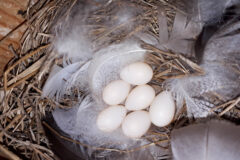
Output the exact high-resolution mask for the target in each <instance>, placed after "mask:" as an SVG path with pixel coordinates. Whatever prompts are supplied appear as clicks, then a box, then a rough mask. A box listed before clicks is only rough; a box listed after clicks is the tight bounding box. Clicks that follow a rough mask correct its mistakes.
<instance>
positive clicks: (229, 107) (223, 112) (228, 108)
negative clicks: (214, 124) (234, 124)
mask: <svg viewBox="0 0 240 160" xmlns="http://www.w3.org/2000/svg"><path fill="white" fill-rule="evenodd" d="M239 102H240V97H238V98H237V99H236V100H234V103H232V104H231V105H230V106H228V107H227V108H226V109H225V110H224V111H222V112H221V113H220V114H219V116H222V115H224V114H225V113H226V112H228V111H229V110H231V109H232V108H233V107H234V106H236V105H237V104H238V103H239Z"/></svg>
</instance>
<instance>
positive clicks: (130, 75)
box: [120, 62, 153, 85]
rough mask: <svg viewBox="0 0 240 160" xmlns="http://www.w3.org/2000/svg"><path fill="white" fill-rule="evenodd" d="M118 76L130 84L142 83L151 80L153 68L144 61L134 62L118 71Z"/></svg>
mask: <svg viewBox="0 0 240 160" xmlns="http://www.w3.org/2000/svg"><path fill="white" fill-rule="evenodd" d="M120 77H121V79H122V80H124V81H126V82H128V83H130V84H133V85H143V84H146V83H148V82H150V81H151V79H152V77H153V70H152V68H151V67H150V66H149V65H148V64H146V63H143V62H136V63H132V64H130V65H128V66H125V67H124V68H123V69H122V70H121V72H120Z"/></svg>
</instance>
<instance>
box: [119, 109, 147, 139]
mask: <svg viewBox="0 0 240 160" xmlns="http://www.w3.org/2000/svg"><path fill="white" fill-rule="evenodd" d="M150 126H151V121H150V117H149V113H148V112H146V111H135V112H132V113H130V114H128V115H127V116H126V118H125V119H124V121H123V123H122V131H123V133H124V134H125V135H126V136H128V137H131V138H140V137H141V136H143V135H144V134H145V133H146V132H147V131H148V129H149V128H150Z"/></svg>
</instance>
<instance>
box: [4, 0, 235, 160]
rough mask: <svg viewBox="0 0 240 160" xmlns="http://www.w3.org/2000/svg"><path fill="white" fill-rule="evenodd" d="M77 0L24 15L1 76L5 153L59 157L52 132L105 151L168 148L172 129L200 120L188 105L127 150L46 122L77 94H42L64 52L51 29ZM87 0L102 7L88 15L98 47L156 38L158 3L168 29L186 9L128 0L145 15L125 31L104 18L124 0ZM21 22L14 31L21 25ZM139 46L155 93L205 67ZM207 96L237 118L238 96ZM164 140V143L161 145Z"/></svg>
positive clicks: (175, 1)
mask: <svg viewBox="0 0 240 160" xmlns="http://www.w3.org/2000/svg"><path fill="white" fill-rule="evenodd" d="M76 3H77V0H51V1H50V0H41V1H38V2H36V4H34V5H33V6H29V8H28V9H27V11H26V12H25V13H24V14H23V16H24V18H25V21H24V23H25V24H26V25H27V27H28V28H27V30H26V31H25V33H24V34H23V35H22V39H21V46H20V48H18V49H17V50H16V53H17V55H18V57H14V58H13V59H12V60H11V61H10V62H9V64H8V66H7V68H6V70H5V72H4V75H3V77H2V78H1V79H0V80H1V83H0V85H1V90H0V92H1V94H2V95H3V93H4V96H3V101H2V103H1V107H0V112H1V115H0V128H1V131H0V141H1V146H0V151H1V153H2V155H3V156H5V157H8V158H10V159H34V160H35V159H36V160H37V159H58V157H57V155H56V154H55V151H54V142H51V140H50V141H49V137H48V135H49V134H51V135H54V136H56V137H58V138H59V139H62V140H63V141H67V142H69V143H75V144H78V145H82V146H83V147H90V148H93V149H95V150H96V152H97V151H98V150H107V151H111V152H117V153H121V154H125V153H130V152H135V151H138V150H141V149H142V148H146V147H149V146H151V145H157V146H159V147H161V148H164V149H166V150H169V149H170V148H169V145H170V139H171V137H170V132H171V130H172V129H173V128H180V127H182V126H185V125H187V124H189V123H194V122H195V121H196V120H195V119H193V118H188V117H187V114H186V108H185V107H183V108H182V110H181V111H179V112H178V114H177V115H175V118H174V120H173V122H172V123H171V125H169V126H167V127H163V128H158V129H153V130H150V131H149V133H148V135H154V136H152V137H153V138H149V137H147V138H148V139H149V141H150V143H149V144H147V145H144V146H139V147H137V148H129V150H118V149H114V148H104V147H95V146H89V145H88V144H84V143H83V142H79V141H76V140H73V139H71V138H69V137H67V136H65V135H64V134H61V133H60V132H59V131H58V130H57V129H56V128H55V127H54V126H51V124H48V121H47V120H46V117H48V115H49V114H50V113H51V112H52V111H53V110H54V109H55V108H56V107H61V108H69V107H71V106H72V103H74V99H72V98H70V97H65V98H64V99H61V100H60V102H57V101H55V100H53V99H49V98H46V97H43V96H42V89H43V86H44V84H45V82H46V80H47V78H48V75H49V72H50V71H51V68H52V66H53V65H54V64H58V65H61V64H62V59H63V57H59V56H57V54H56V53H55V51H54V50H53V47H52V42H53V41H54V38H55V35H54V34H52V33H53V28H54V26H56V25H58V24H59V23H61V22H62V21H66V20H67V19H68V18H70V17H71V10H72V9H73V8H74V6H75V5H76ZM89 3H91V4H92V5H96V6H99V9H98V10H97V11H94V12H92V13H90V14H89V16H88V17H87V21H88V25H86V27H90V30H91V32H90V33H89V36H90V37H91V39H92V40H93V41H94V43H95V44H97V46H98V48H99V49H100V48H104V47H106V46H109V45H111V44H114V43H120V42H122V41H124V40H126V39H129V38H135V37H134V36H135V34H136V33H138V32H147V33H148V34H150V35H152V36H154V37H158V36H159V29H160V28H159V26H158V17H157V16H158V14H159V8H162V9H164V11H165V14H166V16H167V20H168V26H169V27H168V30H171V29H172V26H173V22H174V17H175V13H176V11H180V12H184V8H183V7H182V6H184V5H182V3H181V0H172V1H170V0H169V1H168V0H141V1H135V0H132V1H130V2H128V3H130V4H131V5H132V6H134V7H136V8H140V9H141V10H142V14H141V15H138V16H136V17H134V18H133V19H131V20H130V21H131V23H132V22H134V27H131V29H128V30H125V29H124V27H126V26H127V25H128V22H127V23H123V24H119V25H117V26H114V27H112V28H109V27H108V26H104V23H102V22H104V21H105V20H106V17H108V18H109V20H112V21H114V18H115V17H111V14H112V12H115V9H116V8H117V7H116V6H118V5H119V6H120V5H121V4H122V3H125V2H124V1H116V2H115V1H113V2H111V1H109V2H108V3H106V4H104V5H103V6H101V4H99V3H97V1H91V0H89ZM139 22H141V23H139ZM129 23H130V22H129ZM18 27H19V26H18ZM18 27H17V28H15V29H14V30H13V31H12V32H11V33H14V32H15V31H16V30H18ZM10 35H11V34H9V35H7V36H10ZM3 40H4V39H3ZM141 47H142V48H144V49H147V50H148V53H147V56H146V59H145V61H146V62H147V63H148V64H150V65H151V66H153V68H154V77H153V80H152V81H151V82H150V83H151V85H153V86H154V88H155V89H156V90H157V93H158V92H160V91H162V90H163V88H162V84H163V82H164V81H165V80H167V79H172V78H182V77H186V76H192V75H202V74H204V71H203V70H202V69H201V67H199V66H198V65H197V64H196V63H195V61H194V59H192V58H191V57H184V56H183V55H181V54H179V53H175V52H172V51H170V50H169V51H163V50H160V49H158V48H156V47H155V46H153V45H151V44H148V43H146V42H143V41H142V42H141ZM209 96H211V97H212V98H214V99H215V102H216V104H217V105H216V107H215V108H213V109H212V112H213V113H214V115H216V116H217V117H218V118H227V119H230V120H232V121H236V120H237V119H238V118H239V110H238V109H237V107H235V106H237V105H238V103H239V101H240V98H237V99H233V100H231V101H229V102H227V103H223V102H222V101H221V97H219V96H218V95H216V94H211V95H209ZM229 115H231V116H229ZM232 115H234V116H232ZM229 117H232V118H229ZM233 117H234V118H233ZM162 143H164V144H165V145H164V146H162V145H161V144H162ZM166 144H167V145H166ZM170 157H171V155H167V156H166V157H165V158H166V159H168V158H170Z"/></svg>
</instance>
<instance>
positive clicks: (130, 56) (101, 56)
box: [89, 41, 146, 99]
mask: <svg viewBox="0 0 240 160" xmlns="http://www.w3.org/2000/svg"><path fill="white" fill-rule="evenodd" d="M145 52H146V50H145V49H142V48H140V45H139V44H138V43H137V42H132V41H126V42H124V43H121V44H118V45H112V46H109V47H107V48H105V49H102V50H100V51H99V52H98V53H96V55H95V56H94V58H93V60H92V62H91V65H90V68H89V84H90V87H91V90H92V93H93V95H94V96H95V97H97V99H99V97H101V95H102V90H103V87H104V86H106V85H107V84H108V83H109V82H111V81H113V80H117V79H119V78H120V77H119V73H120V69H121V68H123V67H124V66H126V65H127V64H130V63H133V62H136V61H143V60H144V55H145Z"/></svg>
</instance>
